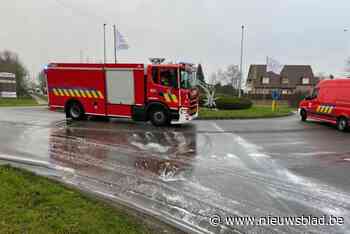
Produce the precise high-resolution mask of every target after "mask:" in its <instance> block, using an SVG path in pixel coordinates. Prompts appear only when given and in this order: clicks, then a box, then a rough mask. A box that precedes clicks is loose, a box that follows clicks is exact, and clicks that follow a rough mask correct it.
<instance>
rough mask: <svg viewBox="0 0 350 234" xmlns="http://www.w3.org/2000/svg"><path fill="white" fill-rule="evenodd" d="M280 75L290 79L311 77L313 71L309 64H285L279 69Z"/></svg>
mask: <svg viewBox="0 0 350 234" xmlns="http://www.w3.org/2000/svg"><path fill="white" fill-rule="evenodd" d="M281 76H282V77H284V76H286V77H288V78H291V79H300V78H301V77H309V78H313V77H314V73H313V71H312V68H311V66H310V65H285V66H284V67H283V69H282V71H281Z"/></svg>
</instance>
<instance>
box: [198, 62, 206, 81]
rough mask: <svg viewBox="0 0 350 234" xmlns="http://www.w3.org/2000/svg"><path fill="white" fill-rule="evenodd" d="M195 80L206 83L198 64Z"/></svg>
mask: <svg viewBox="0 0 350 234" xmlns="http://www.w3.org/2000/svg"><path fill="white" fill-rule="evenodd" d="M196 78H197V80H200V81H202V82H204V83H206V82H205V77H204V73H203V69H202V65H201V64H199V65H198V67H197V77H196Z"/></svg>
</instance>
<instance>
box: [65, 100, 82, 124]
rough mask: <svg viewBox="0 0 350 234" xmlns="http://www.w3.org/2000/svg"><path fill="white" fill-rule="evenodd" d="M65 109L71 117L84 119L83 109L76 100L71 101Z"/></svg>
mask: <svg viewBox="0 0 350 234" xmlns="http://www.w3.org/2000/svg"><path fill="white" fill-rule="evenodd" d="M67 111H68V112H69V116H70V117H72V119H73V120H82V119H84V116H85V113H84V109H83V107H82V105H81V104H80V103H78V102H73V103H71V104H70V105H69V108H68V110H67Z"/></svg>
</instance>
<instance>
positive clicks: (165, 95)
mask: <svg viewBox="0 0 350 234" xmlns="http://www.w3.org/2000/svg"><path fill="white" fill-rule="evenodd" d="M164 98H165V101H166V102H171V100H170V98H169V95H168V94H167V93H164Z"/></svg>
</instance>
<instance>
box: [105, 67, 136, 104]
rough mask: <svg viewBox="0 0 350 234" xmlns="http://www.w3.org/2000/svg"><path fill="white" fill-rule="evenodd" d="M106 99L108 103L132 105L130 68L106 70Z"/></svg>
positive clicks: (133, 96)
mask: <svg viewBox="0 0 350 234" xmlns="http://www.w3.org/2000/svg"><path fill="white" fill-rule="evenodd" d="M106 79H107V82H106V83H107V96H108V97H107V101H108V103H110V104H124V105H133V104H134V103H135V95H134V72H133V71H132V70H107V71H106Z"/></svg>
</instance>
